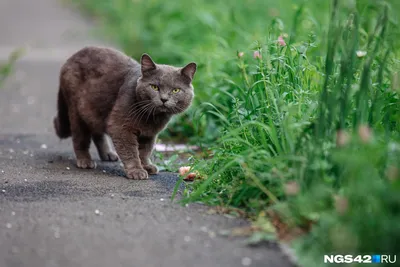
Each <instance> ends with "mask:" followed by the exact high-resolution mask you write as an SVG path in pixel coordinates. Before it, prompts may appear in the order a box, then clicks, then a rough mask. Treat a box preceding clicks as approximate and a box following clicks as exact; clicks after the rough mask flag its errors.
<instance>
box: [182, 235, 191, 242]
mask: <svg viewBox="0 0 400 267" xmlns="http://www.w3.org/2000/svg"><path fill="white" fill-rule="evenodd" d="M183 240H185V242H190V240H192V238H190V236H188V235H187V236H185V237H184V238H183Z"/></svg>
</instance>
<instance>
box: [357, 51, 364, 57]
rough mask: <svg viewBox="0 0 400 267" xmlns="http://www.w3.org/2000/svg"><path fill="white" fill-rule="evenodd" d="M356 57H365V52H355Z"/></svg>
mask: <svg viewBox="0 0 400 267" xmlns="http://www.w3.org/2000/svg"><path fill="white" fill-rule="evenodd" d="M356 54H357V57H365V56H366V55H367V51H362V50H357V52H356Z"/></svg>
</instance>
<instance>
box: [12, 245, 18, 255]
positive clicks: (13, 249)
mask: <svg viewBox="0 0 400 267" xmlns="http://www.w3.org/2000/svg"><path fill="white" fill-rule="evenodd" d="M11 252H12V253H14V254H17V253H19V249H18V248H17V247H16V246H12V247H11Z"/></svg>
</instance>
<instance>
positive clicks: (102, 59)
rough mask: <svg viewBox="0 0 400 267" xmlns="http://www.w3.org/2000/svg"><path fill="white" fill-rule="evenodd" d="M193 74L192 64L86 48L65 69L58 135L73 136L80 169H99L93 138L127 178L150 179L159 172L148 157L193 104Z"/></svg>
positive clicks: (103, 154) (57, 125)
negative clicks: (91, 149)
mask: <svg viewBox="0 0 400 267" xmlns="http://www.w3.org/2000/svg"><path fill="white" fill-rule="evenodd" d="M195 72H196V64H195V63H193V62H192V63H189V64H188V65H186V66H185V67H183V68H177V67H172V66H169V65H159V64H155V63H154V62H153V60H152V59H151V58H150V56H148V55H147V54H144V55H143V56H142V57H141V60H140V64H139V63H138V62H136V61H134V60H133V59H131V58H130V57H128V56H126V55H124V54H123V53H122V52H119V51H117V50H114V49H111V48H102V47H85V48H83V49H82V50H80V51H78V52H77V53H75V54H74V55H72V56H71V57H70V58H69V59H68V60H67V62H66V63H65V64H64V65H63V67H62V68H61V72H60V88H59V92H58V103H57V104H58V114H57V116H56V117H55V118H54V127H55V130H56V133H57V135H58V136H59V137H60V138H68V137H69V136H72V142H73V146H74V151H75V155H76V160H77V166H78V167H79V168H94V167H95V164H94V162H93V160H92V159H91V156H90V154H89V146H90V143H91V140H92V139H93V141H94V143H95V145H96V147H97V150H98V152H99V155H100V158H101V159H102V160H104V161H117V160H118V156H119V157H120V159H121V161H122V163H123V164H124V168H125V173H126V176H127V177H128V178H131V179H147V178H148V174H155V173H157V172H158V169H157V167H156V166H155V165H153V164H152V163H151V161H150V159H149V157H150V155H151V153H152V150H153V146H154V143H155V140H156V137H157V134H158V133H159V132H160V131H161V130H163V129H164V128H165V127H166V125H167V123H168V122H169V120H170V118H171V117H172V116H173V115H174V114H178V113H181V112H183V111H185V110H186V109H187V108H188V107H189V106H190V104H191V102H192V99H193V97H194V92H193V86H192V79H193V76H194V74H195ZM154 86H157V87H158V88H159V89H158V90H157V88H156V87H154ZM177 88H178V89H180V91H179V90H174V89H177ZM177 91H178V92H177ZM163 101H165V103H163ZM106 134H108V135H109V136H110V137H111V139H112V141H113V143H114V146H115V148H116V151H117V153H118V156H117V154H116V153H115V152H113V151H112V150H111V148H110V145H109V143H108V141H107V138H106Z"/></svg>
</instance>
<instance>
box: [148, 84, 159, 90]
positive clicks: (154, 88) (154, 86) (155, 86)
mask: <svg viewBox="0 0 400 267" xmlns="http://www.w3.org/2000/svg"><path fill="white" fill-rule="evenodd" d="M150 86H151V89H153V90H154V91H158V89H159V88H158V86H157V85H154V84H151V85H150Z"/></svg>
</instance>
